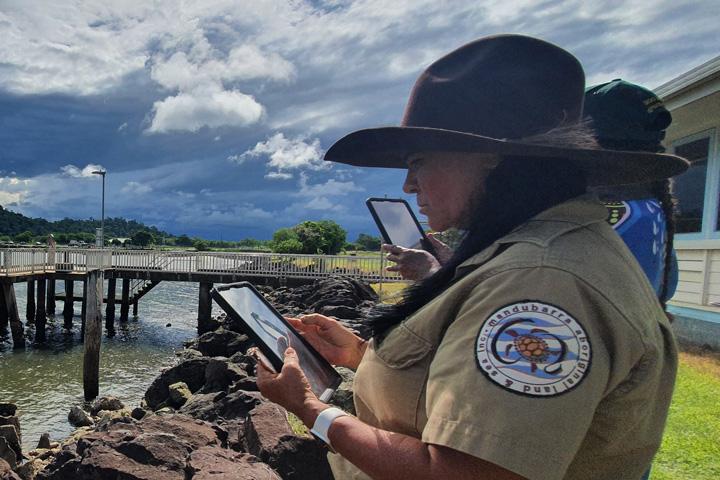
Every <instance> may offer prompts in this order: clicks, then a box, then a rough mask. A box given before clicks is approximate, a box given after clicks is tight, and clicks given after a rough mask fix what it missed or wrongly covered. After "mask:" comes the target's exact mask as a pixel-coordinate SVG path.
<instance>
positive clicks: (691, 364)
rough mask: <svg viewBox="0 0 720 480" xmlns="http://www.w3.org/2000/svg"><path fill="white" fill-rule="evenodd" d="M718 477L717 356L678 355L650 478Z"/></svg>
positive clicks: (719, 401)
mask: <svg viewBox="0 0 720 480" xmlns="http://www.w3.org/2000/svg"><path fill="white" fill-rule="evenodd" d="M719 476H720V355H718V354H707V353H701V352H684V353H681V354H680V370H679V372H678V378H677V383H676V385H675V394H674V396H673V401H672V405H671V406H670V416H669V418H668V423H667V427H666V428H665V436H664V439H663V444H662V447H660V451H659V452H658V454H657V456H656V457H655V461H654V462H653V469H652V475H651V476H650V478H651V479H652V480H670V479H673V480H676V479H683V480H706V479H707V480H710V479H713V480H716V479H717V478H718V477H719Z"/></svg>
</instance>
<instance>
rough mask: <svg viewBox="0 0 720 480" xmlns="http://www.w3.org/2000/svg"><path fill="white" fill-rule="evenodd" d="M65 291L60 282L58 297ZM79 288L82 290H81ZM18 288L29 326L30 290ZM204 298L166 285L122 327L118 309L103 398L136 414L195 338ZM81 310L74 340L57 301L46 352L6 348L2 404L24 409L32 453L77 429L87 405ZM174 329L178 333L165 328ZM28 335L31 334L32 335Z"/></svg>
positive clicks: (0, 379) (106, 352) (106, 347)
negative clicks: (74, 418) (43, 441)
mask: <svg viewBox="0 0 720 480" xmlns="http://www.w3.org/2000/svg"><path fill="white" fill-rule="evenodd" d="M62 284H63V282H58V291H59V292H62ZM75 287H76V289H77V288H78V287H80V290H79V292H81V291H82V287H81V286H80V285H79V284H77V283H76V285H75ZM15 288H16V296H17V301H18V311H19V314H20V318H21V319H22V320H23V323H24V320H25V305H26V296H25V294H26V290H25V285H23V284H16V287H15ZM76 291H77V290H76ZM79 292H78V293H76V295H79ZM197 298H198V287H197V284H195V283H181V282H163V283H161V284H160V285H158V286H157V287H155V288H154V289H153V290H152V291H151V292H150V293H148V294H147V295H146V296H145V297H143V298H142V299H141V300H140V308H139V312H138V313H139V315H138V317H137V318H131V320H130V321H128V322H124V323H120V322H119V321H118V320H117V317H118V316H119V306H118V307H117V308H116V332H117V333H116V336H115V337H114V338H111V339H109V338H105V337H103V344H102V348H101V357H100V395H115V396H117V397H119V398H120V399H121V400H122V401H123V402H124V403H125V404H126V405H127V406H130V407H133V406H136V405H138V403H139V402H140V399H141V398H142V396H143V395H144V393H145V390H146V389H147V387H148V385H149V384H150V382H151V381H152V380H153V379H154V378H155V377H156V376H157V374H158V372H159V371H160V369H162V368H164V367H166V366H169V365H170V364H172V363H173V362H174V361H175V356H174V352H175V351H176V350H178V349H181V348H182V343H183V342H184V341H185V340H187V339H189V338H191V337H192V336H193V335H194V334H195V331H196V324H197V320H196V319H197ZM80 309H81V306H80V304H79V302H78V303H76V304H75V314H76V316H75V317H74V319H73V329H72V331H71V332H70V333H68V332H66V331H65V329H64V328H63V318H62V303H61V302H58V303H57V308H56V313H57V314H56V315H55V316H54V317H53V318H50V319H49V320H48V328H47V339H48V340H47V342H46V343H45V344H44V345H43V346H28V347H26V348H25V349H19V350H13V349H12V343H11V339H10V338H9V335H5V336H4V337H3V338H2V339H1V340H2V341H0V402H13V403H16V404H17V405H18V410H19V412H18V413H19V414H20V425H21V427H22V434H23V444H24V448H26V449H31V448H34V447H35V446H36V445H37V441H38V439H39V438H40V435H41V434H42V433H44V432H49V433H50V437H51V438H52V439H53V440H58V439H61V438H64V437H65V436H67V435H68V434H69V433H70V432H71V431H72V430H73V428H72V427H71V426H70V424H69V423H68V422H67V413H68V412H69V410H70V407H71V406H72V405H74V404H79V403H82V401H83V390H82V353H83V345H82V344H81V343H80V339H79V332H80V317H79V315H80ZM167 323H170V324H171V326H170V327H166V324H167ZM28 330H29V331H28V333H29V334H31V335H32V333H33V332H32V328H29V329H28Z"/></svg>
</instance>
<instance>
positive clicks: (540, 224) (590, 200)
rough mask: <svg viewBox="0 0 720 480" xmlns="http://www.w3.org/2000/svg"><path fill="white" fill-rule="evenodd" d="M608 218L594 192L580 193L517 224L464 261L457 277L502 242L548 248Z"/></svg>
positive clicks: (486, 256) (605, 210)
mask: <svg viewBox="0 0 720 480" xmlns="http://www.w3.org/2000/svg"><path fill="white" fill-rule="evenodd" d="M606 218H607V209H606V208H605V206H604V205H603V204H602V203H600V201H599V200H598V199H597V197H596V196H595V195H593V194H586V195H581V196H579V197H576V198H573V199H571V200H568V201H566V202H563V203H561V204H559V205H555V206H554V207H551V208H548V209H547V210H545V211H543V212H541V213H539V214H538V215H536V216H535V217H533V218H531V219H530V220H528V221H527V222H525V223H523V224H521V225H519V226H517V227H515V228H514V229H513V230H512V231H511V232H510V233H508V234H507V235H505V236H504V237H502V238H500V239H498V240H497V241H495V242H494V243H493V244H492V245H490V246H489V247H487V248H486V249H484V250H483V251H481V252H479V253H477V254H475V255H473V256H472V257H470V258H468V259H467V260H465V261H464V262H463V263H461V264H460V265H459V266H458V267H457V269H456V270H455V277H456V278H457V277H459V276H462V275H464V274H465V273H466V271H467V270H469V269H473V268H475V267H477V266H479V265H481V264H483V263H485V262H487V261H488V260H490V259H491V258H492V257H493V256H495V254H496V252H497V251H498V250H499V249H500V247H501V246H503V245H507V244H511V243H517V242H529V243H534V244H536V245H538V246H541V247H546V246H547V245H548V244H549V243H550V242H551V241H552V240H553V239H554V238H556V237H558V236H560V235H562V234H564V233H567V232H570V231H572V230H576V229H578V228H582V227H586V226H588V225H592V224H595V223H601V222H604V221H605V220H606Z"/></svg>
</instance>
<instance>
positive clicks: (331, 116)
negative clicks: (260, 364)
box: [0, 0, 720, 239]
mask: <svg viewBox="0 0 720 480" xmlns="http://www.w3.org/2000/svg"><path fill="white" fill-rule="evenodd" d="M718 14H720V5H719V4H718V2H717V0H692V1H678V0H654V1H653V0H631V1H613V0H596V1H593V2H588V1H584V0H567V1H552V0H546V1H543V0H469V1H465V0H447V1H443V0H357V1H351V0H314V1H310V0H197V1H194V0H183V1H181V0H174V1H164V0H154V1H151V2H148V1H147V0H137V1H136V0H85V1H83V0H74V1H70V0H65V1H50V0H45V1H42V0H0V39H2V40H1V41H0V146H1V148H0V205H3V206H4V207H5V208H8V209H10V210H13V211H16V212H20V213H23V214H25V215H29V216H32V217H44V218H47V219H59V218H63V217H72V218H89V217H94V218H99V216H100V191H101V184H100V178H99V177H98V176H94V175H92V174H91V173H90V172H91V171H93V170H95V169H98V168H103V169H107V171H108V175H107V193H106V199H107V201H106V215H107V216H113V217H114V216H123V217H126V218H132V219H137V220H140V221H143V222H146V223H148V224H152V225H156V226H158V227H159V228H162V229H165V230H167V231H169V232H171V233H174V234H181V233H187V234H190V235H200V236H204V237H206V238H211V239H219V238H223V239H240V238H244V237H255V238H269V237H270V236H271V235H272V232H273V231H274V230H275V229H277V228H279V227H283V226H292V225H294V224H296V223H298V222H300V221H302V220H318V219H332V220H335V221H337V222H338V223H339V224H340V225H342V226H343V227H344V228H345V229H346V230H348V232H349V236H350V237H351V239H354V238H355V237H356V236H357V234H358V233H360V232H368V233H373V234H374V233H376V229H375V227H374V225H373V223H372V220H371V218H370V215H369V214H368V213H367V211H366V209H365V206H364V199H365V198H367V197H369V196H383V195H386V194H387V195H388V196H400V195H402V192H401V190H400V187H401V183H402V178H403V176H402V172H401V171H399V170H387V169H360V168H353V167H345V166H341V165H335V166H333V165H330V164H327V163H325V162H323V161H322V156H323V153H324V152H325V150H326V149H327V148H329V146H330V145H331V144H332V143H333V141H335V140H336V139H338V138H339V137H341V136H342V135H344V134H345V133H348V132H349V131H352V130H354V129H358V128H363V127H369V126H379V125H392V124H397V123H398V122H399V120H400V117H401V115H402V110H403V107H404V103H405V100H406V99H407V95H408V92H409V90H410V88H411V86H412V84H413V82H414V80H415V78H416V76H417V75H418V73H419V72H420V71H421V70H422V69H423V68H424V67H425V66H427V65H428V64H429V63H430V62H431V61H432V60H434V59H436V58H438V57H439V56H441V55H442V54H443V53H445V52H448V51H450V50H452V49H454V48H456V47H458V46H460V45H462V44H463V43H465V42H467V41H470V40H472V39H475V38H477V37H481V36H484V35H489V34H495V33H506V32H512V33H523V34H529V35H534V36H538V37H541V38H544V39H546V40H549V41H551V42H554V43H556V44H559V45H561V46H563V47H564V48H566V49H568V50H569V51H571V52H572V53H573V54H574V55H576V56H577V57H578V58H579V59H580V61H581V62H582V63H583V65H584V67H585V70H586V74H587V80H588V84H593V83H599V82H602V81H607V80H610V79H613V78H618V77H622V78H624V79H626V80H630V81H634V82H637V83H641V84H644V85H646V86H649V87H656V86H658V85H660V84H662V83H664V82H666V81H668V80H670V79H672V78H674V77H675V76H677V75H679V74H681V73H683V72H685V71H687V70H689V69H690V68H692V67H694V66H697V65H699V64H701V63H703V62H705V61H707V60H709V59H710V58H712V57H714V56H717V55H718V54H720V34H718V28H717V18H718Z"/></svg>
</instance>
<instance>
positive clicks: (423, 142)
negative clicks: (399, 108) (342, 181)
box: [325, 127, 689, 186]
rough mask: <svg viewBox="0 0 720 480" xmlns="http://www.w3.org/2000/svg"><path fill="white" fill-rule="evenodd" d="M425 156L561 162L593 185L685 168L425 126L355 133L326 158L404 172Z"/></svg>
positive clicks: (653, 157) (653, 158)
mask: <svg viewBox="0 0 720 480" xmlns="http://www.w3.org/2000/svg"><path fill="white" fill-rule="evenodd" d="M426 152H428V153H429V152H458V153H478V154H494V155H499V156H523V157H528V158H529V161H532V158H534V157H536V158H565V159H569V160H572V161H573V164H574V165H576V166H578V167H580V168H581V169H582V170H583V171H584V172H585V175H586V179H587V182H588V184H589V185H593V186H595V185H624V184H632V183H644V182H650V181H655V180H661V179H665V178H669V177H673V176H675V175H679V174H681V173H683V172H684V171H685V170H687V169H688V167H689V163H688V161H687V160H685V159H684V158H682V157H678V156H676V155H671V154H665V153H651V152H638V151H632V152H630V151H622V150H606V149H577V148H562V147H556V146H548V145H538V144H532V143H524V142H520V141H513V140H505V139H498V138H492V137H485V136H482V135H475V134H471V133H466V132H458V131H455V130H443V129H439V128H428V127H380V128H368V129H363V130H358V131H356V132H353V133H350V134H348V135H346V136H345V137H343V138H341V139H340V140H338V141H337V142H335V144H334V145H333V146H332V147H330V149H329V150H328V151H327V153H326V154H325V160H327V161H331V162H339V163H345V164H348V165H354V166H357V167H385V168H407V158H408V155H410V154H413V153H426Z"/></svg>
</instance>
